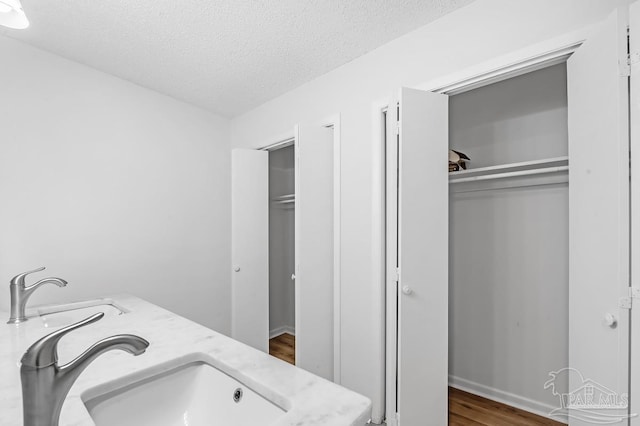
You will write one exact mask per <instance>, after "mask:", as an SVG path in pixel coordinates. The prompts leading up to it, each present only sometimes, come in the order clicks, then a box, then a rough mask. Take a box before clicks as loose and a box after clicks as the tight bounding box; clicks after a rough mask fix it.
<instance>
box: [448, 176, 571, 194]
mask: <svg viewBox="0 0 640 426" xmlns="http://www.w3.org/2000/svg"><path fill="white" fill-rule="evenodd" d="M567 183H568V181H566V180H565V181H561V182H540V183H528V184H518V185H504V186H492V187H490V188H476V189H465V190H461V191H449V193H450V194H451V195H454V194H468V193H471V192H485V191H500V190H503V189H518V188H532V187H536V186H554V185H566V184H567Z"/></svg>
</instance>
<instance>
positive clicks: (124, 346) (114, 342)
mask: <svg viewBox="0 0 640 426" xmlns="http://www.w3.org/2000/svg"><path fill="white" fill-rule="evenodd" d="M148 347H149V342H148V341H146V340H145V339H143V338H142V337H139V336H134V335H133V334H118V335H116V336H111V337H107V338H106V339H102V340H100V341H99V342H97V343H95V344H94V345H92V346H91V347H90V348H89V349H87V350H86V351H84V352H83V353H82V355H80V356H78V357H77V358H76V359H74V360H73V361H70V362H69V363H67V364H65V365H63V366H61V367H58V371H59V373H60V374H62V375H64V376H67V377H71V380H72V382H74V381H75V379H76V378H77V377H78V376H79V375H80V373H82V371H83V370H84V369H85V368H87V366H88V365H89V364H91V362H92V361H93V360H94V359H96V358H98V357H99V356H100V355H102V354H103V353H105V352H109V351H112V350H121V351H125V352H129V353H130V354H131V355H134V356H138V355H142V354H143V353H144V352H145V351H146V350H147V348H148Z"/></svg>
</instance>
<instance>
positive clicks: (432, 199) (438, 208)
mask: <svg viewBox="0 0 640 426" xmlns="http://www.w3.org/2000/svg"><path fill="white" fill-rule="evenodd" d="M399 105H400V109H399V117H400V137H399V149H398V168H399V175H398V266H399V269H400V281H399V289H400V292H399V294H398V335H397V338H398V342H399V344H398V347H399V350H398V354H397V357H398V358H397V367H398V395H397V398H398V407H397V408H398V413H399V422H400V425H402V426H417V425H433V426H437V425H446V424H447V416H448V403H447V401H448V394H447V392H448V365H447V363H448V292H449V290H448V289H449V282H448V245H449V234H448V233H449V226H448V222H449V213H448V209H449V180H448V172H447V158H448V157H447V153H448V145H449V144H448V132H449V130H448V97H447V96H445V95H440V94H435V93H430V92H425V91H420V90H412V89H402V90H401V94H400V99H399ZM392 115H393V114H391V116H392ZM390 125H391V126H393V125H394V124H393V123H391V124H390Z"/></svg>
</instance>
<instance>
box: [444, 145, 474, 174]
mask: <svg viewBox="0 0 640 426" xmlns="http://www.w3.org/2000/svg"><path fill="white" fill-rule="evenodd" d="M467 161H471V158H469V157H467V155H466V154H464V153H462V152H460V151H456V150H454V149H450V150H449V172H457V171H458V170H461V169H462V170H466V169H467Z"/></svg>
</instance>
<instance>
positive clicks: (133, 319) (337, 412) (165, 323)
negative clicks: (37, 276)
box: [0, 295, 371, 426]
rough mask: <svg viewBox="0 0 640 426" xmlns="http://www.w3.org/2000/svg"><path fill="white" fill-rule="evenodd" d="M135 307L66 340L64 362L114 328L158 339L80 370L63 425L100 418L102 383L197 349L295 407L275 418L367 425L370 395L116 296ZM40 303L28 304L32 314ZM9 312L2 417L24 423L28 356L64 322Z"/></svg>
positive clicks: (3, 331)
mask: <svg viewBox="0 0 640 426" xmlns="http://www.w3.org/2000/svg"><path fill="white" fill-rule="evenodd" d="M109 298H110V299H112V300H113V301H115V302H116V304H117V305H118V306H120V307H123V308H125V309H126V310H127V311H129V312H128V313H126V314H124V315H119V316H105V317H104V318H103V319H101V320H100V321H98V322H96V323H94V324H91V325H88V326H86V327H82V328H80V329H78V330H74V331H73V332H71V333H69V334H68V335H66V336H65V337H63V338H62V340H61V341H60V343H59V345H58V355H59V363H60V364H64V363H66V362H68V361H70V360H72V359H74V358H75V357H76V356H78V355H79V354H80V353H82V352H83V351H84V350H85V349H87V348H88V347H89V346H91V345H92V344H93V343H95V342H97V341H98V340H100V339H102V338H104V337H108V336H112V335H114V334H122V333H125V334H137V335H139V336H141V337H143V338H145V339H147V340H148V341H149V342H150V346H149V348H148V350H147V352H146V353H144V354H143V355H140V356H137V357H134V356H131V355H130V354H127V353H125V352H122V351H110V352H107V353H105V354H104V355H102V356H100V357H99V358H98V359H96V360H95V361H94V362H93V363H92V364H91V365H89V367H87V369H86V370H85V371H84V372H83V373H82V374H81V375H80V377H79V378H78V380H77V381H76V383H75V384H74V385H73V387H72V388H71V390H70V392H69V395H68V396H67V399H66V401H65V403H64V405H63V407H62V413H61V415H60V425H61V426H90V425H91V426H93V425H94V423H93V421H92V420H91V417H90V416H89V413H88V412H87V410H86V408H85V405H84V403H83V402H82V399H81V396H82V394H83V393H85V392H87V391H88V390H90V389H92V388H95V387H96V386H98V385H104V384H105V383H109V382H111V381H113V380H118V379H120V380H122V378H123V377H125V376H128V375H130V374H132V373H136V372H140V371H141V370H147V369H160V371H162V368H163V367H162V366H163V365H167V364H168V363H171V361H172V360H175V359H176V358H181V357H187V358H188V357H192V356H193V354H194V353H196V354H200V356H203V357H206V359H208V360H210V363H211V364H212V365H213V366H214V367H216V368H218V369H220V370H221V371H223V372H225V373H227V374H228V375H230V376H232V377H234V378H236V379H237V380H238V381H240V382H242V383H243V384H244V385H245V386H247V387H249V388H251V389H253V390H254V391H256V392H258V393H259V394H261V395H262V396H263V397H265V398H267V399H268V400H271V401H273V402H275V403H276V404H277V405H280V406H282V407H286V408H288V409H287V413H286V414H285V415H284V416H283V417H281V418H280V419H279V420H278V421H277V422H276V423H274V424H273V426H284V425H299V426H302V425H323V426H332V425H335V426H338V425H344V426H347V425H363V424H365V423H366V422H367V420H368V419H369V416H370V412H371V402H370V401H369V399H367V398H365V397H364V396H362V395H359V394H357V393H355V392H352V391H350V390H348V389H345V388H343V387H341V386H338V385H336V384H334V383H332V382H330V381H328V380H325V379H323V378H320V377H317V376H315V375H313V374H311V373H308V372H306V371H304V370H302V369H299V368H296V367H294V366H292V365H290V364H288V363H286V362H284V361H281V360H279V359H276V358H273V357H271V356H270V355H268V354H265V353H263V352H261V351H258V350H256V349H253V348H251V347H249V346H247V345H244V344H242V343H240V342H238V341H236V340H233V339H231V338H229V337H226V336H224V335H222V334H220V333H217V332H215V331H213V330H210V329H208V328H206V327H203V326H201V325H199V324H196V323H194V322H192V321H189V320H187V319H185V318H183V317H180V316H178V315H176V314H174V313H172V312H169V311H167V310H165V309H162V308H160V307H158V306H155V305H153V304H151V303H149V302H146V301H144V300H142V299H139V298H136V297H133V296H130V295H117V296H109ZM33 312H34V310H33V309H32V310H28V311H27V314H28V315H30V314H32V313H33ZM8 317H9V315H8V314H7V313H4V312H0V320H1V323H0V365H1V368H0V424H1V425H3V426H13V425H16V426H19V425H22V392H21V384H20V366H19V364H20V358H21V357H22V354H23V353H24V352H25V350H26V349H27V348H28V347H29V346H30V345H31V344H32V343H33V342H35V341H36V340H37V339H39V338H40V337H42V336H44V335H46V334H49V333H50V332H52V331H54V330H56V329H58V328H59V327H58V328H45V327H44V326H43V323H42V321H41V320H40V318H33V319H30V320H29V321H27V322H25V323H22V324H20V325H9V324H4V322H5V321H6V320H5V318H8Z"/></svg>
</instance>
